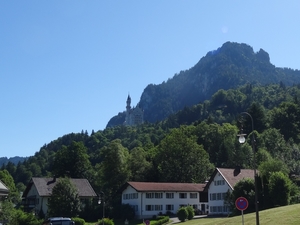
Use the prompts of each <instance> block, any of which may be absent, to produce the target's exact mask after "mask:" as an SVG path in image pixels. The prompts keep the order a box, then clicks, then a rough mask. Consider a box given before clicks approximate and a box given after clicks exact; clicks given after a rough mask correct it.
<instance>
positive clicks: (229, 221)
mask: <svg viewBox="0 0 300 225" xmlns="http://www.w3.org/2000/svg"><path fill="white" fill-rule="evenodd" d="M259 219H260V220H259V221H260V224H261V225H274V224H275V225H299V224H300V204H295V205H289V206H284V207H278V208H273V209H268V210H263V211H260V212H259ZM140 222H141V221H140V220H136V221H129V225H139V224H140ZM87 224H88V223H86V225H87ZM90 224H91V225H94V224H95V223H90ZM176 224H177V225H233V224H234V225H239V224H242V216H241V215H240V216H235V217H229V218H200V219H192V220H189V221H186V222H179V223H176ZM244 224H245V225H255V213H250V214H246V215H244ZM115 225H124V222H121V221H115Z"/></svg>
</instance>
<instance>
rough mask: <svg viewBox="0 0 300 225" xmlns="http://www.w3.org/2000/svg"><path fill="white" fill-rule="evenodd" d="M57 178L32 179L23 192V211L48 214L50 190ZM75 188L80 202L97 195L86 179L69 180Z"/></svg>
mask: <svg viewBox="0 0 300 225" xmlns="http://www.w3.org/2000/svg"><path fill="white" fill-rule="evenodd" d="M58 180H59V178H57V179H56V178H43V177H33V178H31V180H30V182H29V184H28V185H27V187H26V189H25V191H24V192H23V195H22V198H23V205H24V210H25V211H27V212H34V213H35V214H39V213H40V212H41V211H42V212H43V213H44V214H45V215H46V214H47V212H48V199H49V198H50V197H51V194H52V189H53V187H54V186H55V184H56V183H57V181H58ZM71 182H72V183H73V184H74V186H75V187H76V188H77V191H78V195H79V198H80V199H81V200H83V199H87V198H95V197H97V194H96V193H95V191H94V189H93V188H92V186H91V185H90V183H89V181H88V180H87V179H73V178H72V179H71Z"/></svg>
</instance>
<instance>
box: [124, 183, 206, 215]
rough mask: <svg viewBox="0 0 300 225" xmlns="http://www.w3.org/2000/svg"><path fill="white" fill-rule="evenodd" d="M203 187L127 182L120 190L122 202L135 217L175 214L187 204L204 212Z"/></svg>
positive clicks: (182, 184)
mask: <svg viewBox="0 0 300 225" xmlns="http://www.w3.org/2000/svg"><path fill="white" fill-rule="evenodd" d="M204 187H205V184H191V183H188V184H187V183H186V184H184V183H150V182H128V183H127V184H126V185H125V186H124V188H123V191H122V204H129V205H130V206H132V207H133V208H134V210H135V215H136V217H137V218H149V217H152V216H155V215H159V214H166V213H172V214H176V212H177V211H178V209H179V208H180V207H183V206H188V205H190V206H193V208H194V209H198V210H199V211H202V212H204V213H205V212H206V210H207V193H206V194H205V193H204V192H203V190H204ZM205 195H206V197H205ZM201 196H202V201H201Z"/></svg>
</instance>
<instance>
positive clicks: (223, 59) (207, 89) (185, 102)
mask: <svg viewBox="0 0 300 225" xmlns="http://www.w3.org/2000/svg"><path fill="white" fill-rule="evenodd" d="M280 82H281V83H282V84H284V85H286V86H290V85H293V84H297V83H300V71H299V70H292V69H288V68H277V67H275V66H274V65H272V64H271V63H270V57H269V54H268V53H267V52H265V51H264V50H262V49H260V50H259V51H258V52H256V53H255V52H254V51H253V48H252V47H251V46H249V45H247V44H239V43H232V42H226V43H225V44H223V46H222V47H220V48H218V49H217V50H214V51H210V52H208V53H207V54H206V56H204V57H202V58H201V59H200V61H199V62H198V63H197V64H196V65H195V66H193V67H192V68H190V69H188V70H185V71H181V72H179V73H178V74H175V75H174V76H173V78H170V79H168V81H166V82H163V83H161V84H158V85H155V84H149V85H148V86H147V87H146V88H145V89H144V92H143V93H142V95H141V99H140V102H139V104H140V106H141V107H142V108H143V109H144V119H145V121H148V122H156V121H161V120H163V119H165V118H167V116H169V115H171V114H173V113H176V112H177V111H179V110H181V109H183V108H184V107H185V106H192V105H194V104H197V103H200V102H203V101H204V100H207V99H209V98H210V97H211V96H212V95H213V94H214V93H215V92H216V91H218V90H220V89H224V90H228V89H230V88H236V87H238V86H240V85H244V84H247V83H251V84H256V85H265V84H276V83H277V84H278V83H280ZM124 120H125V113H124V112H123V113H122V112H120V113H119V114H118V115H117V116H114V117H113V118H111V120H110V121H109V122H108V124H107V127H112V126H116V125H120V124H122V123H123V122H124Z"/></svg>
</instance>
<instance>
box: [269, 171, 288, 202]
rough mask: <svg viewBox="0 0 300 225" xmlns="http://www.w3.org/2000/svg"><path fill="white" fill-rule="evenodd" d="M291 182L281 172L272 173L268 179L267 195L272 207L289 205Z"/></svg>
mask: <svg viewBox="0 0 300 225" xmlns="http://www.w3.org/2000/svg"><path fill="white" fill-rule="evenodd" d="M291 185H292V182H291V180H290V179H289V178H288V177H287V176H286V175H285V174H284V173H282V172H274V173H272V174H271V176H270V179H269V194H270V197H271V200H272V203H273V206H284V205H288V204H289V203H290V194H291Z"/></svg>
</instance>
